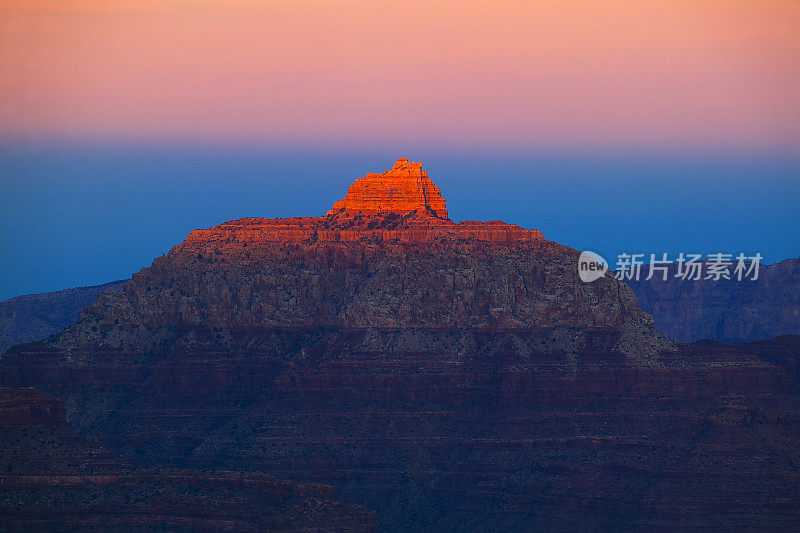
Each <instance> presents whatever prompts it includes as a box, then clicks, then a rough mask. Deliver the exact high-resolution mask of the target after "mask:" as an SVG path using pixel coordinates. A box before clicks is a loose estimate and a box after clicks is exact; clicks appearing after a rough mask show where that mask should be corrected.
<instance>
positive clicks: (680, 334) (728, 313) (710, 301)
mask: <svg viewBox="0 0 800 533" xmlns="http://www.w3.org/2000/svg"><path fill="white" fill-rule="evenodd" d="M675 273H676V266H675V265H671V266H670V267H669V271H668V277H667V279H666V280H664V279H663V276H662V275H660V273H657V274H656V275H655V276H653V277H652V278H651V279H649V280H647V279H646V278H647V274H648V271H647V269H644V270H643V271H642V275H641V277H640V279H639V280H631V281H627V282H626V283H627V284H628V285H630V286H631V288H632V289H633V290H634V292H635V293H636V296H637V297H638V298H639V303H640V305H641V306H642V308H643V309H644V310H646V311H647V312H648V313H651V314H652V315H653V317H654V318H655V327H656V329H657V330H658V331H659V332H661V333H663V334H664V335H666V336H667V337H669V338H671V339H675V340H678V341H681V342H691V341H694V340H698V339H714V340H718V341H725V342H736V341H753V340H760V339H771V338H773V337H777V336H779V335H787V334H795V335H796V334H800V259H786V260H785V261H781V262H780V263H776V264H774V265H768V266H763V265H762V266H761V269H760V272H759V276H758V279H757V280H750V279H745V280H742V281H737V280H735V279H731V280H725V279H722V280H718V281H710V280H705V279H699V280H691V279H687V280H684V279H680V278H678V277H676V276H675Z"/></svg>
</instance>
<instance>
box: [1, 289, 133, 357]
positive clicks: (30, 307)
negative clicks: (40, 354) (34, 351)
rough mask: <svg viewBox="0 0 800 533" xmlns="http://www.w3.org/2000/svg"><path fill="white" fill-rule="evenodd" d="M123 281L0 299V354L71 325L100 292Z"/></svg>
mask: <svg viewBox="0 0 800 533" xmlns="http://www.w3.org/2000/svg"><path fill="white" fill-rule="evenodd" d="M123 283H124V281H112V282H111V283H104V284H103V285H94V286H91V287H76V288H74V289H65V290H63V291H56V292H47V293H42V294H29V295H25V296H17V297H16V298H11V299H9V300H6V301H4V302H0V354H2V353H3V352H5V351H6V350H7V349H8V348H10V347H11V346H14V345H15V344H22V343H23V342H33V341H38V340H42V339H46V338H47V337H49V336H50V335H52V334H54V333H58V332H60V331H62V330H63V329H64V328H66V327H68V326H71V325H72V324H74V323H75V322H76V321H77V320H78V317H79V316H80V314H81V311H82V310H83V308H84V307H86V306H89V305H91V304H93V303H94V302H95V300H97V296H98V295H99V294H100V293H101V292H103V291H119V290H122V284H123Z"/></svg>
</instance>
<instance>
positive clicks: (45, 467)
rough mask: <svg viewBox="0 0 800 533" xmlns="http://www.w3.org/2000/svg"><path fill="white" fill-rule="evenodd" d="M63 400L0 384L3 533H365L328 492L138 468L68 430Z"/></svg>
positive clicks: (235, 475) (367, 527)
mask: <svg viewBox="0 0 800 533" xmlns="http://www.w3.org/2000/svg"><path fill="white" fill-rule="evenodd" d="M64 412H65V409H64V406H63V403H62V402H61V401H59V400H57V399H55V398H50V397H47V396H44V395H42V394H40V393H38V392H36V391H35V390H33V389H9V388H0V445H1V446H2V449H3V453H2V454H0V487H2V489H1V490H0V529H2V530H3V531H77V530H87V529H90V530H92V531H121V530H122V531H154V530H167V531H175V530H190V531H222V530H236V531H264V530H265V529H266V530H276V529H277V530H282V531H323V530H324V531H374V529H375V518H374V513H372V512H371V511H368V510H366V509H364V508H362V507H359V506H356V505H350V504H344V503H341V502H338V501H336V500H334V499H333V498H332V495H333V488H332V487H331V486H329V485H322V484H318V483H313V484H311V483H296V482H292V481H283V480H278V479H276V478H275V477H273V476H269V475H265V474H260V473H253V472H250V473H242V472H233V471H197V470H186V469H182V470H175V469H171V470H165V469H143V468H137V467H134V466H133V465H131V464H129V463H127V462H126V461H124V460H122V459H121V458H119V457H117V456H115V455H114V454H111V453H109V452H108V451H107V450H105V449H104V448H102V447H101V446H98V445H97V444H96V443H94V442H92V441H91V440H88V439H86V438H84V437H83V436H81V435H78V434H76V433H75V432H74V431H73V430H72V428H71V427H70V426H69V425H68V423H67V421H66V419H65V417H64Z"/></svg>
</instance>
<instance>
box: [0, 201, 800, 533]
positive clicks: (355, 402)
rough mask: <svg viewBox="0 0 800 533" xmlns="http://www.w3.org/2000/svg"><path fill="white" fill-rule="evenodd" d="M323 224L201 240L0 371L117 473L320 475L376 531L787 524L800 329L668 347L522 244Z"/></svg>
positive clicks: (384, 216)
mask: <svg viewBox="0 0 800 533" xmlns="http://www.w3.org/2000/svg"><path fill="white" fill-rule="evenodd" d="M332 211H333V212H332V213H329V214H328V215H326V216H324V217H311V218H302V219H280V220H268V219H242V220H238V221H232V222H229V223H226V224H222V225H220V226H216V227H214V228H210V229H208V230H199V231H198V232H193V233H192V234H191V235H190V236H189V237H188V238H187V239H186V241H184V242H183V243H181V244H179V245H177V246H176V247H174V248H173V249H172V250H171V251H170V252H169V253H168V254H167V255H166V256H163V257H160V258H157V259H156V260H155V261H154V262H153V265H152V266H151V267H149V268H146V269H143V270H142V272H140V273H138V274H136V275H135V276H134V277H133V279H131V280H130V281H128V282H127V283H126V284H125V287H124V289H123V291H122V292H120V293H105V294H103V295H101V296H100V298H99V299H98V301H97V302H96V303H95V304H94V305H93V306H92V307H91V308H90V309H88V310H87V311H86V312H84V313H83V314H82V316H81V318H80V320H79V322H78V323H77V324H76V325H75V326H73V327H71V328H69V329H68V330H67V331H65V332H64V333H63V334H61V335H60V336H58V337H56V338H53V339H51V340H50V341H48V342H46V343H36V344H31V345H27V346H18V347H16V348H13V349H12V350H10V351H9V352H8V353H7V354H6V355H5V356H4V357H3V359H2V361H0V382H2V383H4V384H7V385H13V386H23V385H28V386H30V385H33V386H36V387H37V388H39V389H41V390H43V391H46V392H47V393H48V394H52V395H54V396H57V397H59V398H64V400H65V406H66V411H67V416H68V418H69V420H70V422H71V423H72V424H74V425H75V426H76V427H77V428H79V430H80V431H81V432H82V433H84V434H86V435H90V436H92V437H94V438H96V439H97V440H98V441H99V442H101V443H102V444H103V445H104V446H106V447H107V448H108V449H110V450H112V451H113V452H115V453H117V454H119V455H121V456H123V457H125V458H127V459H129V460H131V461H135V462H137V463H139V464H143V465H148V466H149V467H159V468H164V467H170V468H177V467H179V468H198V469H203V470H213V469H221V470H230V469H246V470H251V471H262V472H272V473H275V474H276V475H279V476H280V477H286V478H290V479H295V480H305V481H309V482H326V483H330V484H332V485H333V486H335V487H336V488H337V494H341V495H342V497H344V498H346V499H348V500H350V501H355V502H358V503H359V504H363V505H366V506H368V507H370V508H374V509H376V510H377V513H378V514H377V520H378V525H379V527H381V528H382V529H383V530H387V531H413V530H425V531H429V530H432V529H441V530H445V531H450V530H465V529H476V530H504V531H514V530H519V531H529V530H531V529H554V528H555V529H570V530H574V529H584V530H585V529H598V528H599V529H648V530H650V529H653V528H664V529H693V528H701V527H702V528H709V527H715V528H721V529H747V528H752V527H763V528H768V529H787V530H791V529H793V528H794V529H796V528H797V527H799V526H800V513H798V509H800V491H798V487H800V483H798V472H799V471H800V457H798V452H797V446H796V443H797V442H798V438H800V424H798V420H800V408H799V407H800V402H799V401H798V396H797V392H796V388H797V386H798V382H797V380H796V376H797V368H798V365H797V361H798V354H800V337H791V336H790V337H787V338H783V339H780V340H779V342H776V341H778V340H776V341H766V342H763V343H759V344H758V345H757V346H754V345H737V346H725V345H716V344H702V343H700V344H695V345H679V344H676V343H672V342H670V341H667V340H666V339H664V338H663V337H661V336H660V335H658V334H657V333H655V331H654V330H653V327H652V321H651V320H650V319H649V317H648V315H646V314H645V313H643V312H642V311H641V310H640V309H639V307H638V305H637V302H636V298H635V296H634V295H633V293H632V292H631V290H630V289H629V288H628V287H627V286H626V285H624V284H621V283H619V282H617V281H616V280H615V279H614V278H613V277H612V276H610V275H609V276H607V277H605V278H602V279H600V280H598V281H596V282H594V283H592V284H584V283H581V282H580V281H579V280H578V277H577V268H576V260H577V256H578V252H577V251H575V250H572V249H570V248H567V247H564V246H561V245H559V244H557V243H553V242H550V241H547V240H545V239H543V238H542V237H541V234H540V233H539V232H536V231H535V230H525V229H523V228H518V227H516V226H510V225H506V224H503V223H501V222H495V223H481V222H473V223H455V222H453V221H450V220H447V219H445V218H441V217H439V216H434V214H432V213H431V212H430V211H429V210H428V209H427V208H425V209H422V208H417V209H415V210H413V211H408V212H406V211H405V209H402V210H400V211H380V210H379V211H376V212H366V211H364V210H360V209H355V210H353V209H349V208H346V207H345V208H338V209H336V210H332ZM437 215H438V212H437Z"/></svg>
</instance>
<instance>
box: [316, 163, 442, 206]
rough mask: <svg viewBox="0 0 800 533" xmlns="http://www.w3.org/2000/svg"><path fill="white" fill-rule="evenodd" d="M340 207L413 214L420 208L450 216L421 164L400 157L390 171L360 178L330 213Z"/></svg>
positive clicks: (438, 192) (436, 188) (437, 188)
mask: <svg viewBox="0 0 800 533" xmlns="http://www.w3.org/2000/svg"><path fill="white" fill-rule="evenodd" d="M339 210H347V211H353V212H359V211H360V212H363V213H369V214H374V213H384V212H393V213H401V214H405V213H410V212H412V211H417V210H419V211H420V212H427V213H429V214H431V215H433V216H435V217H438V218H442V219H447V206H446V205H445V201H444V198H442V194H441V191H440V190H439V187H437V186H436V185H434V183H433V182H432V181H431V179H430V178H429V177H428V173H427V172H425V171H424V170H422V164H421V163H416V162H414V161H412V162H410V163H409V162H408V159H405V158H401V159H398V160H397V162H396V163H395V164H394V167H392V169H391V170H388V171H386V172H384V173H382V174H372V173H370V174H367V175H366V176H364V177H363V178H360V179H357V180H356V181H355V183H353V185H351V186H350V190H348V191H347V195H346V196H345V197H344V198H343V199H341V200H339V201H338V202H336V203H335V204H333V208H332V209H331V210H330V211H328V214H331V213H334V212H336V211H339Z"/></svg>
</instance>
